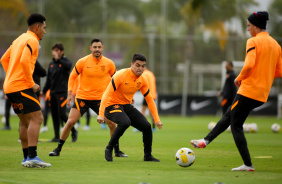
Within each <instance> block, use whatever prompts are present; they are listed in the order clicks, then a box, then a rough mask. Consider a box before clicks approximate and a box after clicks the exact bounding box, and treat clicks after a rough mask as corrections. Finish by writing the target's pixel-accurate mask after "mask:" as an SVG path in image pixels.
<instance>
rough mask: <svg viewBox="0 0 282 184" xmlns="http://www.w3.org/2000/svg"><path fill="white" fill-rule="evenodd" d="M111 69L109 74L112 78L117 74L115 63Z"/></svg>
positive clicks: (112, 63)
mask: <svg viewBox="0 0 282 184" xmlns="http://www.w3.org/2000/svg"><path fill="white" fill-rule="evenodd" d="M110 66H111V69H110V70H109V74H110V76H111V77H112V76H113V75H114V74H115V73H116V65H115V64H114V62H111V65H110Z"/></svg>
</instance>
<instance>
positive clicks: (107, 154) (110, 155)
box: [105, 149, 113, 162]
mask: <svg viewBox="0 0 282 184" xmlns="http://www.w3.org/2000/svg"><path fill="white" fill-rule="evenodd" d="M105 159H106V160H107V161H108V162H112V161H113V150H109V149H105Z"/></svg>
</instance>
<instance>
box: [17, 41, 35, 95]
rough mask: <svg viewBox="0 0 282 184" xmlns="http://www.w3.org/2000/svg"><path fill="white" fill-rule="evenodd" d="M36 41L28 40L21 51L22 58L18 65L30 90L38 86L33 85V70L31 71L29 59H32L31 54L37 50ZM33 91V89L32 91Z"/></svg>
mask: <svg viewBox="0 0 282 184" xmlns="http://www.w3.org/2000/svg"><path fill="white" fill-rule="evenodd" d="M38 45H39V43H38V41H37V40H36V41H35V40H33V39H30V40H28V41H27V43H26V46H25V47H24V49H23V52H22V56H21V59H20V64H21V66H22V69H23V72H24V75H25V77H26V79H27V82H28V83H29V86H30V87H32V88H34V87H35V88H36V87H37V86H38V87H39V85H37V84H35V82H34V80H33V78H32V74H33V72H34V71H33V70H32V69H31V65H32V64H31V58H32V53H33V52H35V51H36V50H37V49H38ZM36 85H37V86H36ZM33 90H35V89H33Z"/></svg>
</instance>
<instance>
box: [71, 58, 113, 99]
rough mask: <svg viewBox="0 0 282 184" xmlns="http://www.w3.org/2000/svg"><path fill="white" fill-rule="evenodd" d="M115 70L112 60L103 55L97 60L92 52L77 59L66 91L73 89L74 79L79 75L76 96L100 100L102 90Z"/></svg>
mask: <svg viewBox="0 0 282 184" xmlns="http://www.w3.org/2000/svg"><path fill="white" fill-rule="evenodd" d="M115 72H116V66H115V64H114V62H113V61H112V60H110V59H108V58H106V57H105V56H101V58H100V59H99V60H97V59H96V58H94V57H93V56H92V54H90V55H87V56H85V57H83V58H81V59H79V60H78V61H77V63H76V64H75V66H74V68H73V70H72V72H71V74H70V77H69V82H68V91H73V87H74V83H75V80H76V78H77V77H78V76H80V83H79V87H78V90H77V93H76V98H80V99H84V100H101V98H102V95H103V93H104V91H105V90H106V88H107V86H108V84H109V83H110V81H111V76H112V75H114V73H115Z"/></svg>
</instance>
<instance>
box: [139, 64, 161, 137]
mask: <svg viewBox="0 0 282 184" xmlns="http://www.w3.org/2000/svg"><path fill="white" fill-rule="evenodd" d="M142 76H144V77H146V78H147V80H148V84H149V89H150V92H151V94H152V96H153V99H154V101H156V99H157V87H156V77H155V75H154V74H153V72H151V71H150V70H148V68H147V67H145V69H144V72H143V74H142ZM147 109H148V104H147V102H146V100H145V98H144V99H143V103H142V108H141V113H142V114H143V115H144V116H145V112H146V110H147ZM150 117H151V119H152V131H153V132H155V131H156V124H155V122H154V118H153V116H152V114H151V113H150Z"/></svg>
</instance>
